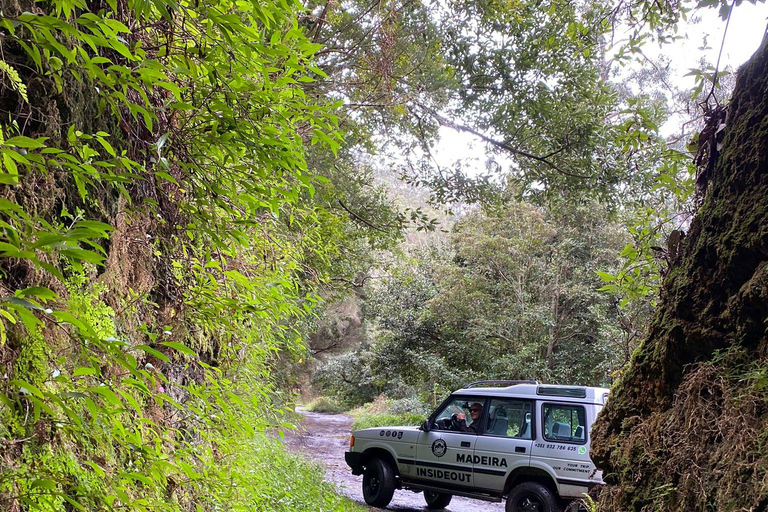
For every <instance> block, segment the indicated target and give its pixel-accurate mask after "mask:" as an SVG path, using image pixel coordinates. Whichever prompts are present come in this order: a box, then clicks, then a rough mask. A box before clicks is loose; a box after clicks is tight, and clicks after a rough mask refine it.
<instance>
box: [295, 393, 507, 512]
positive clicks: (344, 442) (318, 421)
mask: <svg viewBox="0 0 768 512" xmlns="http://www.w3.org/2000/svg"><path fill="white" fill-rule="evenodd" d="M297 412H299V413H301V414H303V415H304V420H303V421H302V423H301V426H300V428H299V430H298V431H297V432H289V433H286V436H285V441H286V445H287V446H288V447H289V448H290V449H292V450H294V451H298V452H301V453H302V454H304V455H305V456H306V457H308V458H311V459H314V460H315V461H316V462H318V463H319V464H322V466H323V467H324V468H325V478H326V480H327V481H328V482H331V483H333V484H335V485H336V487H337V489H338V492H339V494H341V495H344V496H346V497H348V498H350V499H351V500H353V501H355V502H357V503H359V504H361V505H363V506H366V505H365V501H363V492H362V481H363V477H362V476H354V475H352V473H351V472H350V470H349V467H348V466H347V464H346V462H344V452H345V451H346V450H347V448H348V446H349V434H350V431H351V426H352V418H351V417H350V416H347V415H344V414H321V413H316V412H307V411H304V410H302V409H301V408H297ZM368 508H369V509H370V510H384V509H378V508H372V507H368ZM386 510H397V511H399V512H417V511H418V512H422V511H425V510H427V507H426V505H425V503H424V498H423V497H422V495H421V493H414V492H411V491H403V490H397V491H395V497H394V498H393V499H392V502H391V503H390V504H389V506H388V507H387V508H386ZM446 510H449V511H451V512H503V510H504V504H503V503H488V502H485V501H479V500H472V499H468V498H461V497H459V496H454V498H453V500H452V501H451V504H450V506H448V507H447V508H446Z"/></svg>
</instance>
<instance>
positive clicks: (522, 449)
mask: <svg viewBox="0 0 768 512" xmlns="http://www.w3.org/2000/svg"><path fill="white" fill-rule="evenodd" d="M515 453H525V446H515Z"/></svg>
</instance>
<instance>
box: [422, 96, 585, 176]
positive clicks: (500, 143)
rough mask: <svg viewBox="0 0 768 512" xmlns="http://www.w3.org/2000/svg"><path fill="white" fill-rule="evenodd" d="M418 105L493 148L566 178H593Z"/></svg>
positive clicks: (448, 125) (449, 126) (444, 123)
mask: <svg viewBox="0 0 768 512" xmlns="http://www.w3.org/2000/svg"><path fill="white" fill-rule="evenodd" d="M417 105H418V106H419V108H421V109H423V110H425V111H427V112H429V114H430V115H431V116H432V117H433V118H435V120H436V121H437V122H438V123H439V124H440V125H441V126H446V127H448V128H453V129H454V130H456V131H459V132H466V133H471V134H472V135H474V136H475V137H477V138H479V139H481V140H482V141H483V142H487V143H488V144H490V145H492V146H494V147H496V148H499V149H502V150H504V151H507V152H509V153H512V154H513V155H518V156H522V157H525V158H528V159H531V160H535V161H537V162H541V163H543V164H545V165H547V166H548V167H550V168H551V169H553V170H555V171H557V172H559V173H560V174H564V175H565V176H570V177H572V178H580V179H589V178H591V176H585V175H583V174H576V173H573V172H570V171H566V170H564V169H561V168H560V167H558V166H557V165H555V164H554V163H552V162H551V161H549V160H547V157H540V156H537V155H533V154H531V153H528V152H526V151H522V150H520V149H517V148H514V147H512V146H510V145H509V143H507V142H503V141H499V140H496V139H492V138H491V137H488V136H487V135H485V134H483V133H481V132H479V131H477V130H475V129H474V128H470V127H469V126H465V125H462V124H458V123H456V122H454V121H451V120H449V119H446V118H445V117H443V116H441V115H440V114H438V113H437V112H435V111H434V110H433V109H431V108H429V107H427V106H425V105H422V104H419V103H417ZM560 151H561V150H557V151H555V152H554V153H550V154H549V155H548V156H552V155H554V154H556V153H559V152H560Z"/></svg>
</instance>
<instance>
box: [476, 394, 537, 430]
mask: <svg viewBox="0 0 768 512" xmlns="http://www.w3.org/2000/svg"><path fill="white" fill-rule="evenodd" d="M488 413H489V419H488V426H487V428H486V429H485V433H486V434H488V435H493V436H504V437H516V438H518V439H531V403H530V402H526V401H523V400H504V399H493V400H491V405H490V407H489V408H488Z"/></svg>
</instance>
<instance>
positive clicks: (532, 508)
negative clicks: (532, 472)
mask: <svg viewBox="0 0 768 512" xmlns="http://www.w3.org/2000/svg"><path fill="white" fill-rule="evenodd" d="M557 511H558V508H557V500H556V499H555V496H554V494H552V491H550V490H549V489H547V488H546V487H544V486H543V485H541V484H538V483H536V482H523V483H522V484H520V485H517V486H515V487H514V488H513V489H512V490H511V491H510V492H509V496H507V506H506V512H557Z"/></svg>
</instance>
